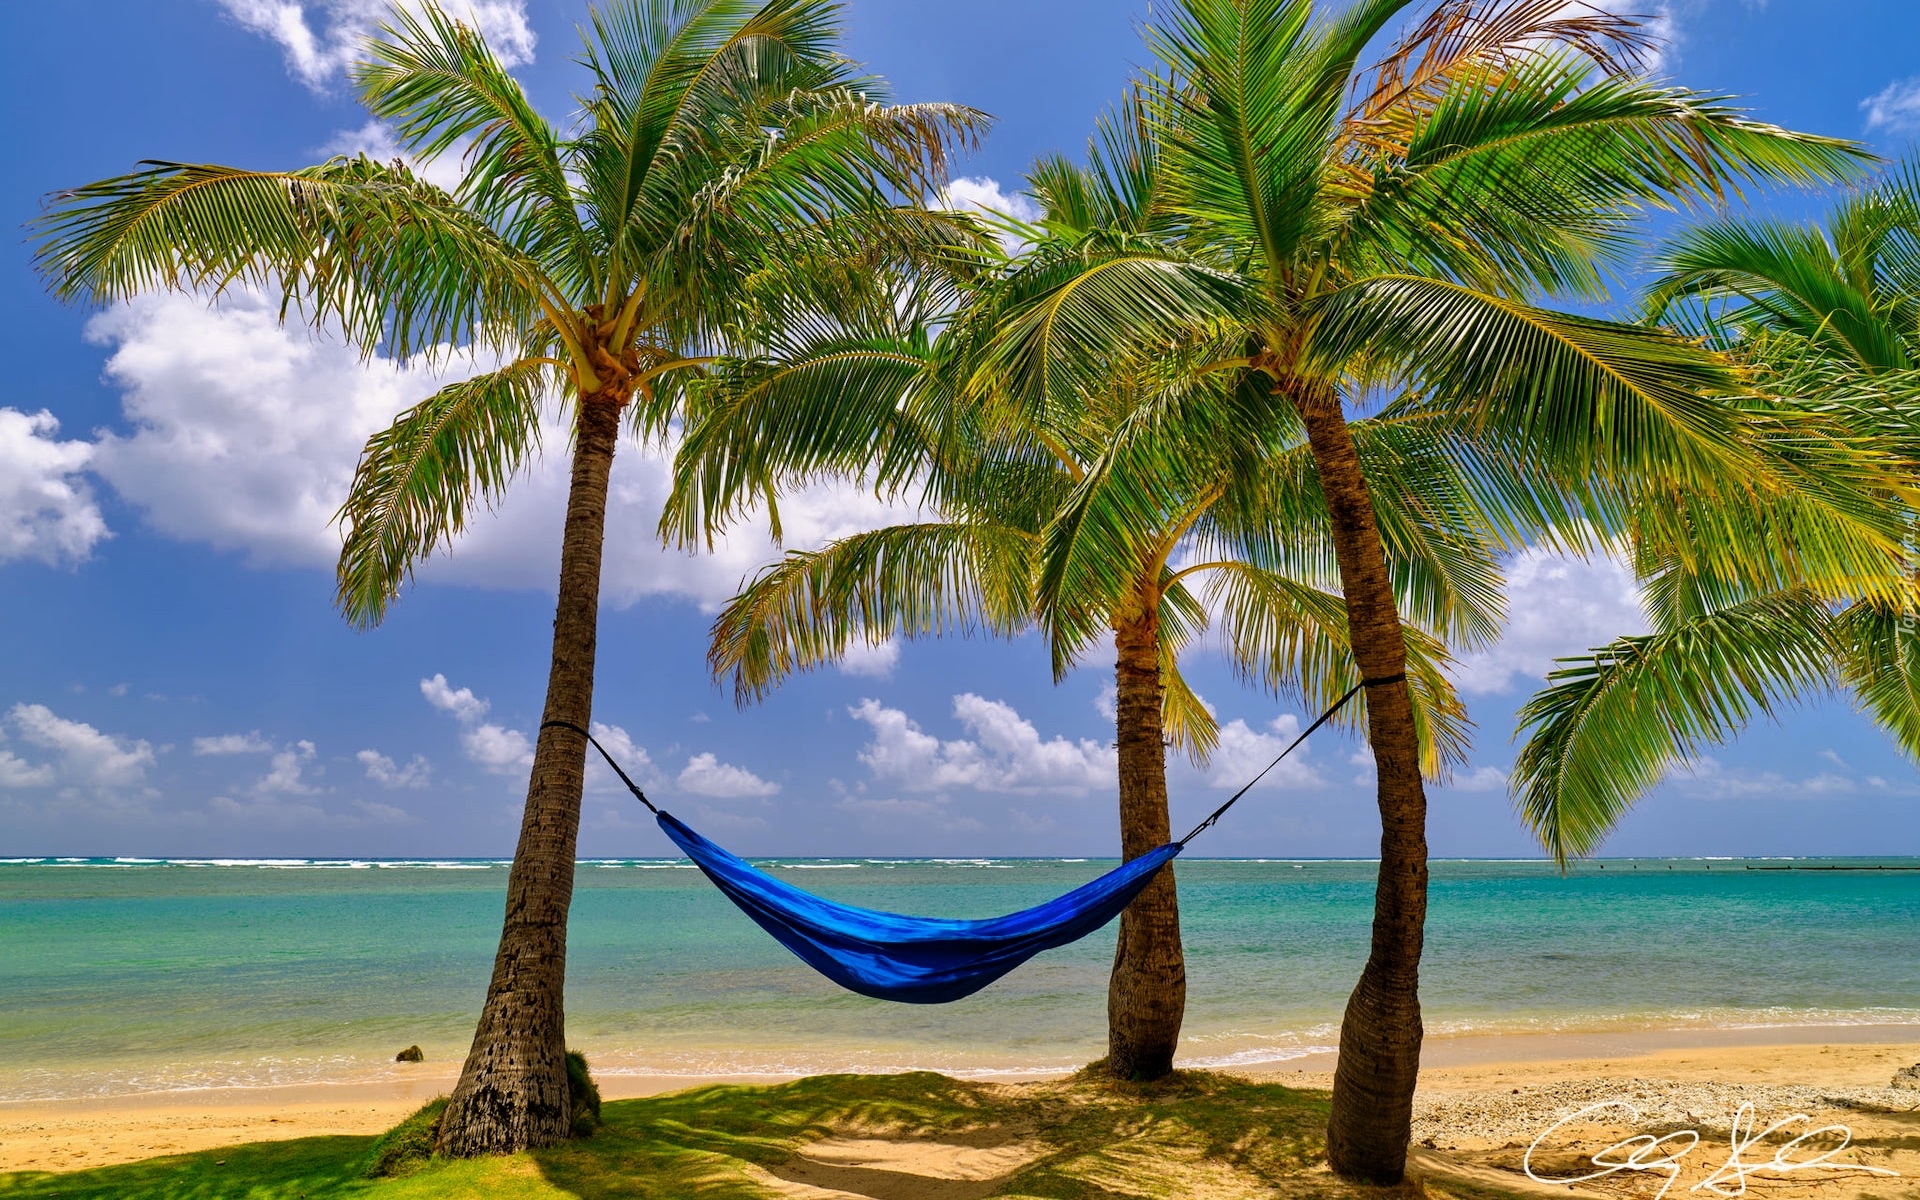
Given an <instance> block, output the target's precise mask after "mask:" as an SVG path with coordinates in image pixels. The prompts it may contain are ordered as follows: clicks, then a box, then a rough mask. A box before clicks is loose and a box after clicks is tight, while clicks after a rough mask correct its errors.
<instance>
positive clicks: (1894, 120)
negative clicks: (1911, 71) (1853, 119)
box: [1860, 76, 1920, 134]
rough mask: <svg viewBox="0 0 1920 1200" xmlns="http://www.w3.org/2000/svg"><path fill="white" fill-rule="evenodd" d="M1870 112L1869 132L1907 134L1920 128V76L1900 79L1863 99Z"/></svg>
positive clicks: (1863, 110)
mask: <svg viewBox="0 0 1920 1200" xmlns="http://www.w3.org/2000/svg"><path fill="white" fill-rule="evenodd" d="M1860 111H1861V112H1864V113H1866V114H1867V132H1869V133H1890V134H1903V133H1914V132H1916V131H1920V76H1915V77H1914V78H1912V79H1902V80H1897V81H1895V82H1893V83H1890V84H1888V85H1887V86H1886V87H1884V88H1882V89H1880V90H1879V91H1878V92H1875V93H1874V94H1873V95H1871V96H1868V97H1867V98H1866V99H1865V100H1862V101H1861V102H1860Z"/></svg>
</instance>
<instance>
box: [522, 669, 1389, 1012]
mask: <svg viewBox="0 0 1920 1200" xmlns="http://www.w3.org/2000/svg"><path fill="white" fill-rule="evenodd" d="M1405 678H1406V675H1405V674H1400V675H1393V676H1388V677H1385V678H1381V679H1363V680H1361V681H1360V682H1359V683H1357V684H1355V685H1354V686H1353V687H1351V688H1349V689H1348V690H1347V693H1346V694H1345V695H1343V696H1341V697H1340V699H1338V700H1336V701H1334V703H1333V705H1332V707H1330V708H1328V709H1327V711H1325V712H1323V713H1321V714H1320V716H1319V718H1318V719H1316V720H1315V721H1314V722H1313V724H1311V725H1309V726H1307V727H1306V729H1304V730H1302V731H1301V733H1300V735H1299V736H1298V737H1296V738H1294V739H1293V741H1292V742H1290V743H1288V745H1287V747H1286V749H1284V750H1282V751H1281V752H1280V753H1279V754H1278V755H1276V756H1275V757H1274V759H1273V761H1272V762H1270V763H1268V764H1267V765H1266V766H1265V767H1263V768H1261V770H1260V773H1259V774H1258V775H1255V776H1254V777H1253V778H1252V779H1250V780H1248V781H1247V783H1246V786H1244V787H1242V788H1241V789H1240V790H1239V791H1237V792H1235V793H1234V794H1233V795H1232V796H1231V797H1229V798H1228V799H1227V802H1226V803H1225V804H1222V805H1221V806H1220V807H1219V808H1216V809H1214V810H1213V812H1212V813H1210V814H1208V816H1207V818H1206V820H1204V821H1201V822H1200V823H1199V824H1198V825H1196V826H1194V827H1193V830H1192V831H1191V832H1189V833H1188V834H1187V836H1186V837H1183V838H1181V839H1180V840H1179V841H1177V842H1168V843H1166V844H1165V845H1163V846H1157V847H1155V848H1154V849H1152V850H1149V851H1148V852H1147V853H1145V854H1143V855H1140V856H1139V857H1137V858H1133V859H1130V860H1128V861H1126V862H1124V863H1122V864H1121V865H1120V866H1118V867H1116V868H1115V869H1114V870H1111V871H1109V872H1107V873H1106V874H1105V875H1102V876H1100V877H1099V878H1098V879H1095V880H1093V881H1092V882H1090V883H1086V884H1083V885H1081V886H1080V887H1077V888H1075V889H1074V890H1072V891H1070V892H1068V893H1066V894H1065V895H1063V896H1058V897H1056V898H1054V899H1052V900H1049V901H1047V902H1046V903H1044V904H1039V905H1036V906H1034V907H1033V908H1029V909H1024V910H1022V911H1020V912H1016V913H1009V914H1007V915H1006V916H1003V917H989V918H987V919H985V920H953V919H947V918H940V917H912V916H905V915H902V914H899V913H889V912H880V911H877V910H874V909H870V908H857V907H855V906H853V905H850V904H841V903H839V902H837V901H833V900H828V899H825V898H824V897H821V896H816V895H814V894H812V893H811V892H805V891H802V890H801V889H799V888H797V887H795V886H793V885H792V884H790V883H787V882H785V881H783V880H780V879H776V878H774V877H773V876H772V875H769V874H768V873H767V872H765V871H762V870H760V869H759V868H757V867H755V866H754V865H753V864H752V863H749V862H747V861H746V860H745V859H743V858H740V857H739V856H738V855H735V854H733V853H731V852H730V851H728V850H726V849H725V848H724V847H722V846H720V845H718V844H717V843H714V842H711V841H708V840H707V839H706V838H704V837H702V836H701V835H700V834H699V833H697V832H695V831H694V830H693V829H691V828H689V827H688V826H686V825H684V824H682V823H681V822H680V821H679V820H677V819H676V818H675V817H674V816H673V815H672V814H671V813H667V812H663V811H661V809H660V808H659V807H658V806H657V805H655V804H654V802H653V801H651V800H649V799H647V794H646V793H645V792H644V791H642V790H641V789H640V785H639V784H637V783H635V782H634V781H633V778H632V777H631V776H630V775H628V774H627V773H626V771H624V770H622V769H621V767H620V764H619V763H618V762H616V761H615V760H614V757H613V755H611V754H609V753H607V748H606V747H605V746H602V745H601V744H600V741H599V739H598V738H596V737H594V736H593V734H592V733H590V732H589V731H587V730H585V729H582V728H581V727H580V726H578V725H576V724H574V723H573V722H572V721H561V720H552V721H544V722H542V723H541V725H540V728H541V730H542V731H543V732H544V731H545V730H547V729H564V730H567V731H569V732H571V733H577V734H579V735H580V736H581V737H583V738H585V739H586V740H587V742H588V744H589V745H591V746H592V747H593V748H594V749H595V750H598V751H599V752H600V757H601V758H603V759H605V760H606V763H607V765H608V766H609V767H612V768H613V773H614V774H615V775H617V776H619V777H620V782H621V783H624V784H626V786H627V790H628V791H630V792H632V793H633V796H634V799H636V800H638V801H640V803H642V804H644V805H646V806H647V809H648V811H650V812H652V813H653V816H654V820H655V822H657V823H658V824H659V826H660V830H661V832H663V833H665V834H666V835H667V837H668V838H669V839H671V840H672V842H673V843H674V844H675V845H676V846H678V847H680V850H681V852H682V853H684V854H685V855H686V856H687V857H688V858H690V859H691V860H693V863H694V865H695V866H697V867H699V868H700V870H701V872H702V873H703V874H705V875H706V877H707V879H708V880H709V881H711V882H712V883H713V885H714V886H715V887H717V888H718V889H719V890H720V891H721V893H722V894H724V895H725V896H726V897H727V899H729V900H731V901H733V903H734V904H735V905H736V906H738V907H739V909H740V910H741V911H742V912H744V913H745V914H746V915H747V916H748V917H750V918H752V920H753V922H754V923H755V924H757V925H759V926H760V928H762V929H764V930H766V931H767V933H769V934H770V935H772V936H773V937H774V939H775V940H777V941H779V942H780V944H781V945H783V946H785V947H786V948H787V949H789V950H791V951H793V953H794V954H795V955H797V956H798V957H799V958H800V959H801V961H803V962H805V963H806V964H807V965H808V966H810V967H812V968H813V969H814V970H816V971H818V972H820V973H821V974H822V975H824V976H826V977H827V978H828V979H831V980H832V981H833V982H835V983H837V984H839V985H840V986H841V987H844V988H846V989H848V990H849V991H854V992H859V993H860V994H861V995H865V996H872V997H875V998H876V999H880V1000H896V1001H901V1002H903V1003H907V1004H944V1003H946V1002H948V1001H952V1000H958V999H960V998H961V997H963V996H970V995H972V994H973V993H974V992H977V991H979V990H980V989H981V988H984V987H986V986H987V985H988V984H990V983H992V982H993V981H994V980H996V979H998V978H1000V977H1001V976H1002V975H1005V974H1006V973H1007V972H1009V971H1011V970H1013V969H1014V968H1015V967H1017V966H1019V965H1020V964H1021V963H1024V962H1026V961H1027V960H1028V959H1029V958H1032V957H1033V956H1034V955H1036V954H1039V953H1040V952H1041V951H1043V950H1051V949H1053V948H1055V947H1057V946H1064V945H1066V944H1067V943H1069V942H1075V941H1078V940H1079V939H1081V938H1083V937H1085V936H1087V935H1088V934H1090V933H1092V932H1093V931H1094V930H1096V929H1099V928H1100V927H1101V926H1103V925H1105V924H1106V923H1107V922H1109V921H1111V920H1113V918H1114V917H1116V916H1118V915H1120V912H1121V911H1122V910H1123V909H1125V908H1126V907H1127V905H1129V904H1131V903H1133V901H1134V898H1135V897H1137V896H1138V895H1139V894H1140V893H1141V892H1142V891H1144V890H1145V889H1146V887H1147V885H1148V884H1149V883H1151V882H1153V879H1154V877H1155V876H1156V875H1158V874H1159V873H1160V869H1161V868H1162V867H1164V866H1166V865H1167V864H1168V863H1170V862H1172V861H1173V860H1174V859H1175V858H1176V857H1178V856H1179V854H1180V852H1181V851H1183V850H1185V849H1186V848H1187V843H1188V842H1190V841H1192V840H1193V839H1194V838H1195V837H1197V836H1198V835H1199V834H1201V833H1203V832H1205V831H1206V830H1207V829H1208V828H1210V827H1211V826H1212V825H1213V824H1214V823H1215V822H1216V821H1218V820H1219V819H1220V818H1221V817H1222V816H1224V815H1225V814H1226V811H1227V810H1228V809H1230V808H1232V807H1233V806H1234V805H1235V804H1236V803H1238V802H1239V800H1240V798H1241V797H1243V796H1245V795H1246V794H1247V793H1248V792H1249V791H1251V790H1253V787H1254V785H1255V784H1257V783H1259V782H1260V781H1261V780H1262V779H1264V778H1265V777H1266V775H1267V772H1269V771H1271V770H1273V769H1274V768H1275V767H1277V766H1279V765H1280V763H1281V760H1283V759H1285V758H1286V757H1287V755H1289V754H1292V753H1293V752H1294V750H1295V749H1296V748H1298V747H1299V745H1300V743H1302V742H1304V741H1306V740H1307V738H1308V737H1309V736H1311V735H1312V734H1313V733H1314V731H1315V730H1317V729H1319V728H1320V727H1321V726H1322V725H1325V724H1326V723H1327V722H1328V721H1331V720H1332V719H1333V718H1334V716H1335V714H1337V713H1338V712H1339V711H1340V710H1341V709H1343V708H1345V707H1346V706H1347V704H1348V702H1350V701H1351V700H1352V699H1353V698H1354V697H1355V696H1357V695H1359V694H1360V692H1361V690H1362V689H1364V688H1369V687H1376V686H1379V685H1383V684H1389V683H1399V682H1400V681H1401V680H1403V679H1405Z"/></svg>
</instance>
